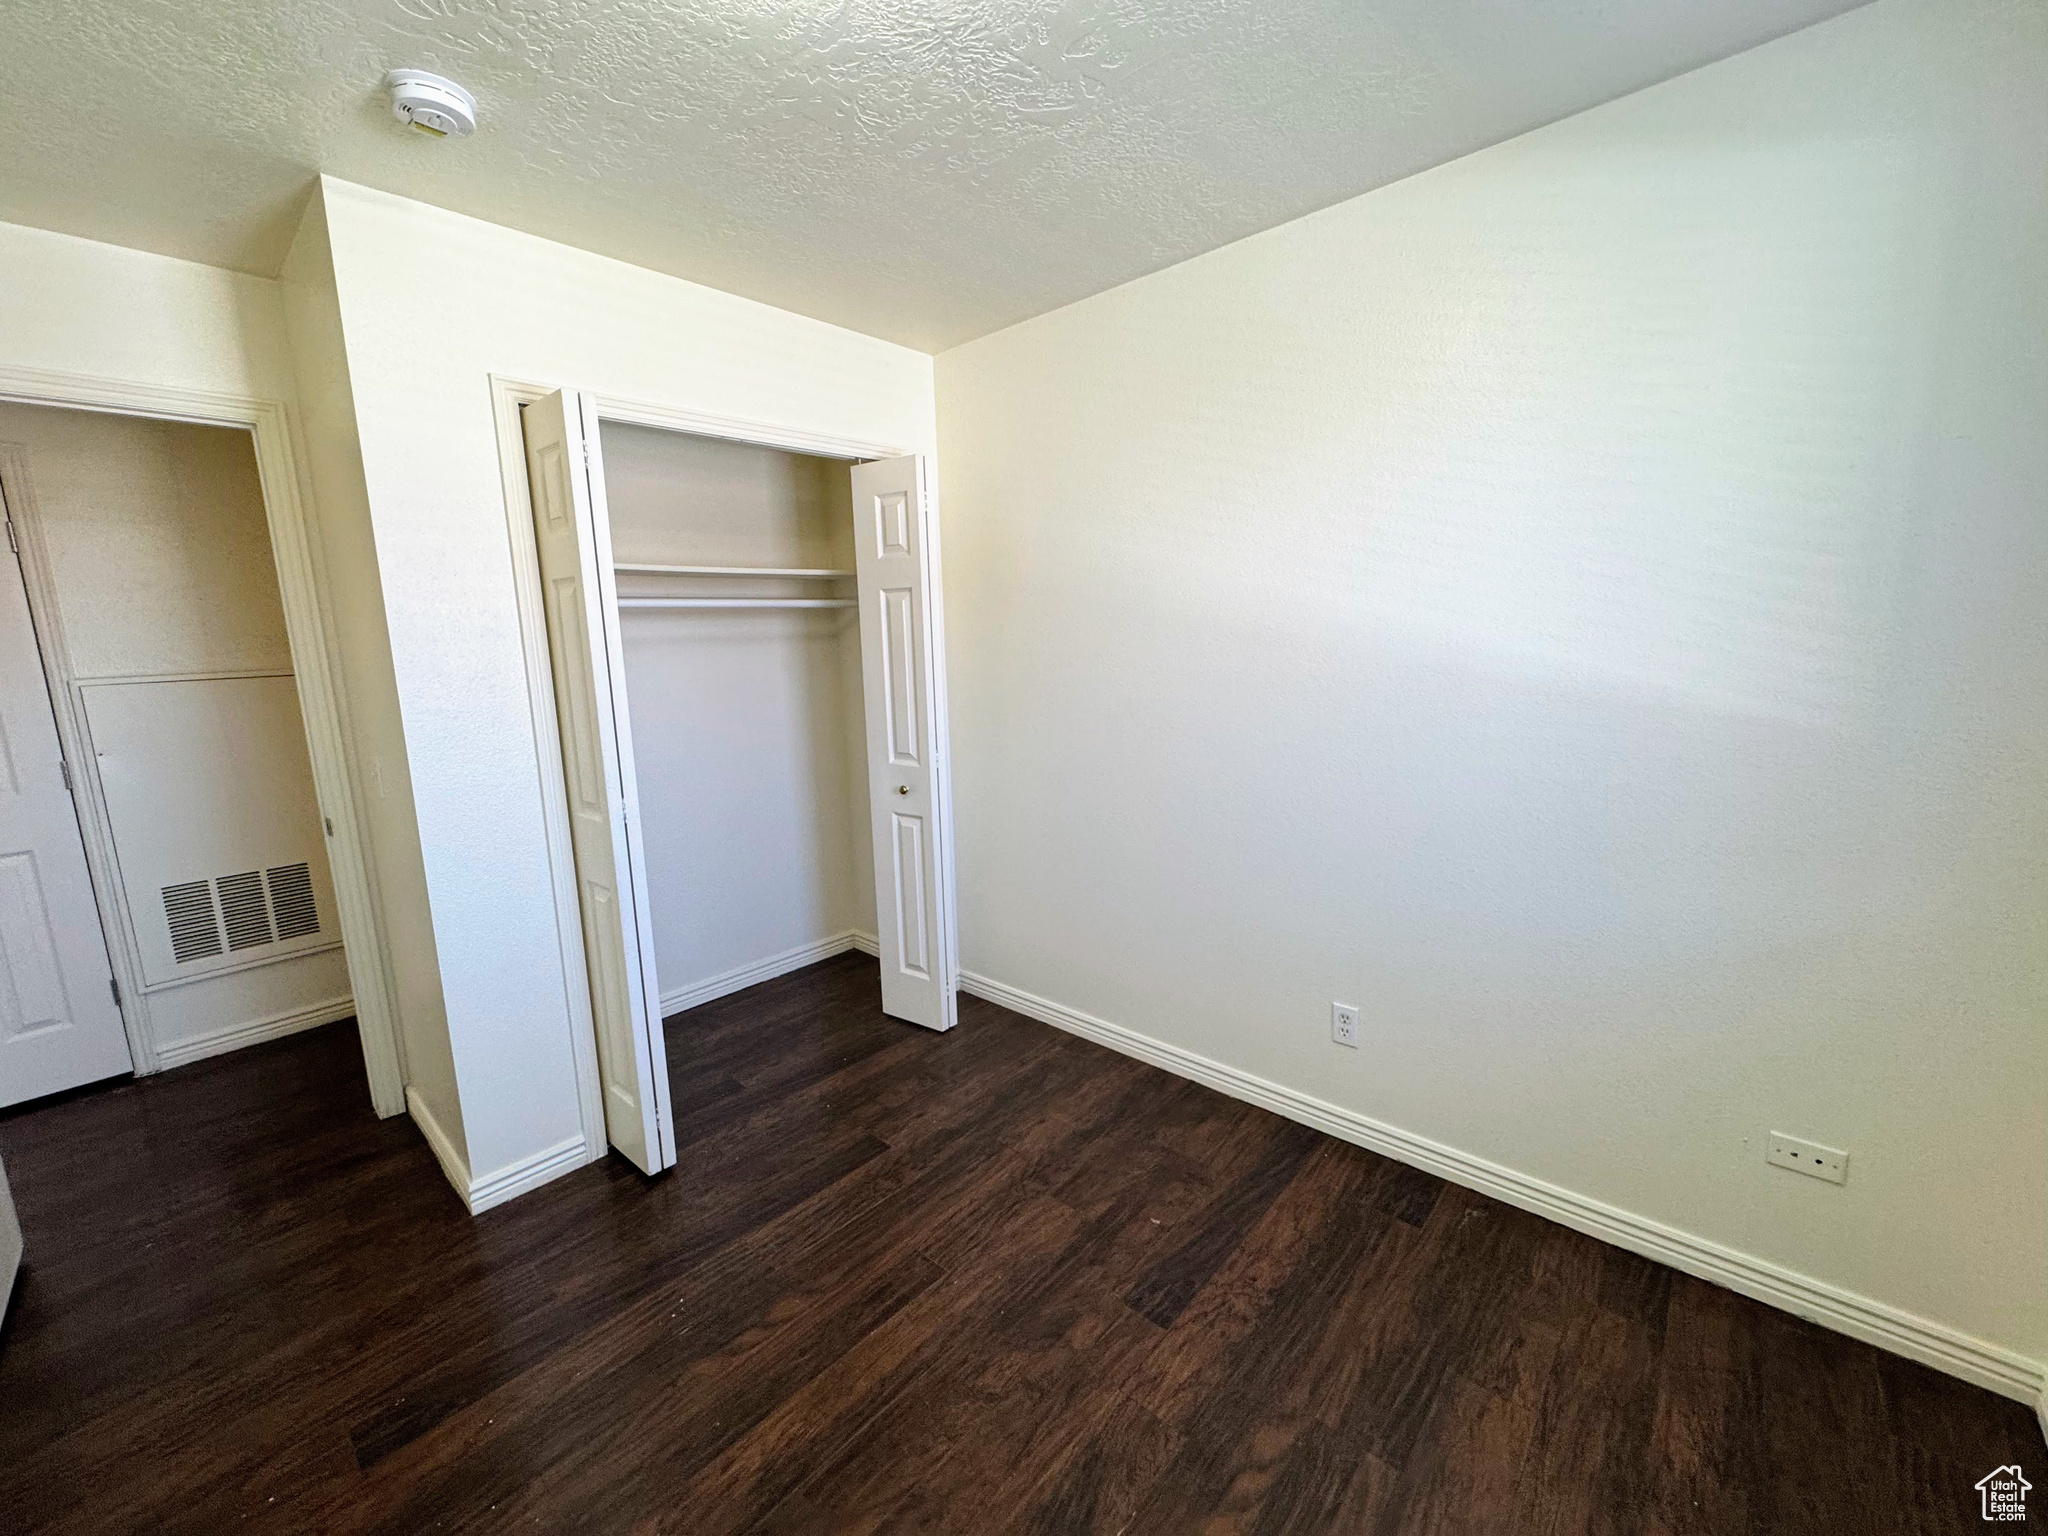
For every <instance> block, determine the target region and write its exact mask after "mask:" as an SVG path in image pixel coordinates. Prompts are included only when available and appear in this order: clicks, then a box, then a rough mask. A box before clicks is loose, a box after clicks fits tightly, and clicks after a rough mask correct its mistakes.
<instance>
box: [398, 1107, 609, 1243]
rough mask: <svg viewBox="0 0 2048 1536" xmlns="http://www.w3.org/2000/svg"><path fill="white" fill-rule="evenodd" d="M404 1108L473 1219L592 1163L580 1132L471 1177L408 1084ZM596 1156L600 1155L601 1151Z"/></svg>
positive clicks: (447, 1139)
mask: <svg viewBox="0 0 2048 1536" xmlns="http://www.w3.org/2000/svg"><path fill="white" fill-rule="evenodd" d="M405 1107H406V1109H407V1110H408V1111H409V1112H410V1113H411V1115H412V1119H413V1124H415V1125H417V1126H418V1127H419V1128H420V1134H421V1135H422V1136H424V1137H426V1139H427V1145H428V1146H429V1147H431V1148H432V1149H433V1152H434V1158H435V1160H436V1161H437V1162H439V1163H440V1165H441V1172H443V1173H444V1174H446V1175H447V1176H448V1182H449V1183H450V1184H452V1185H454V1186H455V1193H456V1195H457V1196H459V1197H460V1198H461V1200H462V1203H463V1205H464V1206H465V1207H466V1208H467V1209H468V1211H469V1214H470V1215H472V1216H476V1215H480V1214H482V1213H483V1212H485V1211H488V1210H489V1209H490V1208H491V1207H492V1206H494V1205H503V1204H504V1203H505V1202H506V1201H507V1200H510V1199H511V1198H512V1197H513V1196H514V1195H523V1194H525V1193H526V1192H527V1191H528V1190H529V1189H537V1188H539V1187H540V1186H541V1185H543V1184H545V1183H547V1182H548V1180H550V1179H554V1178H559V1177H560V1176H561V1175H563V1174H565V1173H567V1172H569V1170H570V1169H572V1168H581V1167H582V1166H583V1165H584V1164H585V1163H588V1162H593V1161H595V1159H593V1158H592V1157H591V1155H590V1148H589V1146H588V1144H586V1143H585V1141H584V1140H583V1133H582V1132H581V1131H579V1132H577V1133H576V1134H575V1135H574V1136H571V1137H569V1138H568V1139H567V1140H566V1141H560V1142H557V1143H556V1144H555V1145H554V1146H552V1147H546V1148H543V1149H542V1150H541V1151H539V1152H535V1153H534V1154H532V1155H531V1156H530V1157H522V1158H520V1159H519V1160H518V1161H517V1162H513V1163H507V1164H506V1165H505V1166H504V1167H502V1168H500V1169H498V1170H497V1171H496V1172H493V1173H487V1174H485V1175H484V1176H483V1177H482V1178H480V1179H478V1178H472V1177H471V1176H470V1172H469V1159H468V1158H466V1157H464V1156H463V1155H462V1154H461V1153H460V1152H458V1151H456V1150H455V1143H454V1142H453V1141H452V1140H450V1139H449V1136H448V1132H447V1131H446V1130H444V1129H442V1126H441V1122H440V1121H438V1120H436V1119H435V1118H434V1112H433V1111H432V1110H431V1109H429V1108H427V1101H426V1100H425V1099H423V1098H421V1097H420V1095H419V1093H418V1091H417V1090H416V1089H414V1088H412V1087H411V1086H410V1085H408V1086H407V1088H406V1090H405ZM598 1155H599V1156H603V1152H602V1150H600V1152H599V1154H598Z"/></svg>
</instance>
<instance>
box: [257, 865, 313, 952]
mask: <svg viewBox="0 0 2048 1536" xmlns="http://www.w3.org/2000/svg"><path fill="white" fill-rule="evenodd" d="M264 879H265V880H266V881H267V882H268V884H269V886H270V911H271V915H272V916H273V917H275V918H276V919H277V936H278V938H280V939H302V938H304V937H305V936H306V935H307V934H309V933H318V932H319V931H320V909H319V908H318V907H316V906H315V905H314V904H313V875H312V872H311V871H310V870H309V869H307V867H306V866H305V865H304V864H279V865H277V866H276V867H275V868H273V869H268V870H265V871H264Z"/></svg>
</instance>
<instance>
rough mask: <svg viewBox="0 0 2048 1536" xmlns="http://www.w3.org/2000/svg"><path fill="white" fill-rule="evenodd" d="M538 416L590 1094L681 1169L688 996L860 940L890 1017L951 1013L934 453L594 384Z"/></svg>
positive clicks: (534, 418)
mask: <svg viewBox="0 0 2048 1536" xmlns="http://www.w3.org/2000/svg"><path fill="white" fill-rule="evenodd" d="M648 415H654V416H655V417H656V419H654V420H648V419H646V417H647V416H648ZM521 429H522V437H523V447H524V456H523V457H524V467H525V469H526V471H527V476H528V483H529V491H530V523H529V524H528V526H530V528H531V530H532V536H533V543H532V551H533V557H534V564H533V567H532V571H531V600H530V603H529V608H530V609H531V610H534V612H533V613H532V614H531V616H530V618H529V629H530V631H531V630H532V629H534V628H539V629H541V630H542V633H541V634H539V635H532V634H531V633H530V636H529V653H530V656H531V655H532V654H533V652H534V650H535V647H534V646H533V644H532V642H533V641H534V640H541V641H543V642H544V649H542V650H541V651H540V652H539V658H538V659H539V661H540V664H543V665H545V667H546V668H547V676H546V678H545V679H544V681H543V686H544V687H545V689H546V691H547V695H548V697H549V698H550V699H551V701H552V704H553V719H552V720H550V721H547V722H544V723H543V724H544V728H545V734H546V735H547V736H548V737H551V738H552V739H551V740H549V741H547V742H545V743H544V748H545V749H550V750H546V751H545V753H544V755H547V756H552V757H554V758H555V759H557V763H558V766H559V769H560V779H559V781H558V784H557V785H553V786H550V791H551V792H550V798H551V799H554V798H555V797H556V796H557V795H558V796H559V801H558V804H559V807H560V814H561V820H562V823H563V828H562V835H561V837H560V839H559V841H560V842H561V844H562V854H563V856H562V858H561V859H560V860H559V861H558V866H559V867H558V876H561V877H563V878H561V879H558V885H560V886H562V887H564V889H563V891H562V892H561V897H562V899H561V900H560V901H559V902H558V905H559V906H560V907H561V909H562V918H563V921H564V926H565V930H568V931H570V932H572V933H573V934H574V935H575V937H577V938H580V940H581V943H580V944H571V945H566V946H565V950H572V951H574V952H575V958H576V960H577V962H578V964H580V967H581V970H582V975H581V976H580V977H576V978H573V979H572V983H571V985H572V991H576V992H578V993H580V994H581V995H580V997H579V999H578V1001H581V1002H583V1003H585V1004H586V1005H587V1007H588V1010H589V1034H590V1037H591V1039H592V1041H593V1045H594V1049H593V1051H592V1053H591V1058H590V1061H589V1068H590V1070H591V1073H592V1076H593V1079H594V1082H593V1084H592V1086H593V1087H595V1088H596V1090H597V1092H596V1093H595V1094H594V1095H593V1094H586V1100H588V1099H589V1098H591V1097H595V1098H596V1099H597V1100H598V1105H597V1107H596V1108H595V1110H594V1111H593V1112H592V1116H591V1117H601V1120H602V1125H603V1135H604V1136H605V1138H606V1140H608V1141H609V1142H610V1144H611V1145H612V1146H614V1147H617V1148H618V1149H619V1150H620V1151H621V1152H622V1153H624V1154H625V1155H626V1156H627V1157H628V1158H629V1159H631V1160H632V1161H634V1162H635V1163H637V1164H638V1165H639V1166H640V1167H642V1168H643V1169H645V1170H647V1171H648V1172H658V1171H659V1170H660V1169H662V1168H664V1167H667V1166H669V1165H670V1164H672V1163H673V1162H674V1161H675V1159H676V1150H675V1145H674V1126H673V1122H674V1115H675V1112H676V1109H677V1108H687V1107H688V1106H672V1103H671V1097H672V1096H671V1091H670V1083H669V1072H668V1056H667V1049H666V1030H665V1028H664V1023H663V1021H664V1019H666V1018H668V1017H671V1016H674V1015H677V1014H680V1013H682V1012H684V1011H685V1010H687V1009H690V1008H692V1007H695V1006H697V1005H698V1004H701V1003H705V1002H708V1001H710V1000H712V999H713V998H716V997H721V996H724V995H725V994H727V993H730V992H735V991H738V990H740V989H741V988H743V987H747V986H751V985H753V984H754V983H756V982H759V981H765V980H767V979H769V978H771V977H774V976H779V975H782V974H784V973H786V972H788V971H792V970H796V969H798V968H799V967H802V966H805V965H809V964H812V963H814V962H816V961H818V960H822V959H825V958H827V957H828V956H831V955H835V954H839V953H842V952H844V951H847V950H850V949H860V950H863V951H865V952H866V953H868V954H871V955H875V956H876V957H877V961H878V965H879V969H880V980H881V994H882V1009H883V1011H884V1012H886V1013H888V1014H891V1015H893V1016H895V1017H897V1018H900V1019H902V1020H904V1021H905V1022H906V1024H907V1025H923V1026H925V1027H928V1028H934V1029H946V1028H950V1027H951V1025H952V1023H953V1021H954V1017H955V1013H954V984H955V983H954V970H955V961H954V958H953V957H954V954H955V952H956V943H955V939H954V919H953V901H952V869H951V824H950V792H951V786H950V783H949V781H948V776H947V765H946V757H945V676H944V648H943V644H942V631H941V629H940V626H939V613H938V603H939V584H938V579H937V578H938V548H937V538H936V529H935V527H934V526H933V522H932V519H931V517H930V509H929V505H928V495H927V477H926V471H925V466H924V464H923V462H922V461H921V460H919V459H917V458H915V457H906V456H902V455H894V454H890V455H886V456H882V455H877V456H875V457H873V458H867V459H865V460H864V461H863V460H862V459H861V458H860V457H859V456H857V455H856V453H855V452H853V451H847V452H841V453H824V452H819V451H816V449H815V448H812V447H809V446H808V445H796V446H792V445H788V444H786V443H778V442H776V441H774V440H773V438H772V434H764V439H765V440H764V439H754V438H751V437H748V436H742V435H735V433H734V432H733V431H732V430H731V429H727V430H725V431H721V432H715V433H714V432H709V431H692V430H686V429H683V428H681V427H679V426H678V424H677V423H676V422H675V421H674V420H673V419H672V418H670V417H669V414H668V413H657V412H639V411H636V410H635V409H634V408H632V407H627V406H619V405H615V404H614V403H612V402H609V401H607V402H603V403H600V402H599V401H597V400H596V399H595V398H594V397H592V396H588V395H575V394H567V393H563V394H555V395H548V396H545V397H542V398H530V399H528V400H527V401H525V402H524V403H523V404H522V408H521ZM515 542H516V540H515ZM530 664H531V663H530ZM544 776H546V770H545V768H544ZM571 925H573V927H571ZM573 968H574V967H572V969H573ZM679 1044H680V1042H679Z"/></svg>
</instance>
